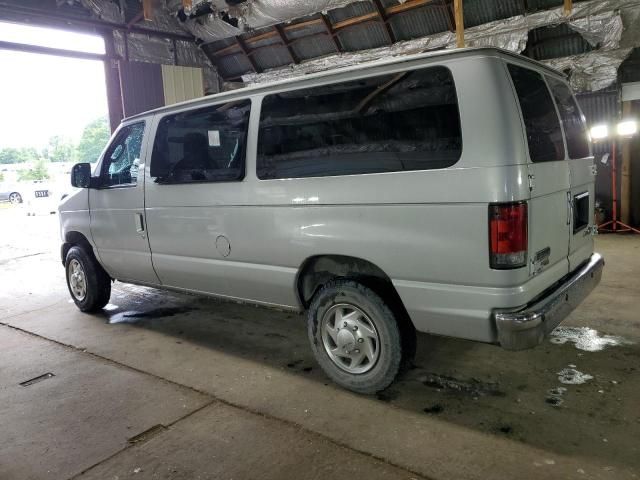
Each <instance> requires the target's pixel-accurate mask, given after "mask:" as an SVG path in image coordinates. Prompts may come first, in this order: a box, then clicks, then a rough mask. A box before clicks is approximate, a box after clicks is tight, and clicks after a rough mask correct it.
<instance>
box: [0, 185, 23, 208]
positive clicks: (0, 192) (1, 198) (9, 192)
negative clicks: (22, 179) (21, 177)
mask: <svg viewBox="0 0 640 480" xmlns="http://www.w3.org/2000/svg"><path fill="white" fill-rule="evenodd" d="M21 191H22V190H21V188H19V186H18V185H14V184H10V183H0V202H11V203H14V204H18V203H22V194H21Z"/></svg>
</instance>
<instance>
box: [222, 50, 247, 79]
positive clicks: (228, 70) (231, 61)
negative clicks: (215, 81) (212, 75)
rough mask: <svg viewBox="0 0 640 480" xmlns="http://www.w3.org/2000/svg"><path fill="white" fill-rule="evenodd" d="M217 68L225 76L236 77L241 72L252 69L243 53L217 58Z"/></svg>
mask: <svg viewBox="0 0 640 480" xmlns="http://www.w3.org/2000/svg"><path fill="white" fill-rule="evenodd" d="M216 63H217V66H218V69H219V70H221V71H222V72H224V73H225V75H226V76H227V77H237V76H239V75H242V74H243V73H247V72H251V71H253V67H252V66H251V63H250V62H249V60H248V59H247V58H246V57H245V56H244V55H243V54H237V55H225V56H224V57H219V58H218V59H217V62H216Z"/></svg>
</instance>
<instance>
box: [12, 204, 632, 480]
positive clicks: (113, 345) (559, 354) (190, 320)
mask: <svg viewBox="0 0 640 480" xmlns="http://www.w3.org/2000/svg"><path fill="white" fill-rule="evenodd" d="M0 231H2V238H1V239H0V286H1V287H2V288H1V289H0V479H2V480H5V479H8V480H9V479H22V478H25V479H26V478H33V479H41V478H55V479H59V478H60V479H62V478H95V479H105V478H107V479H112V478H113V479H116V478H117V479H123V478H136V479H141V478H166V479H195V478H203V479H204V478H224V479H227V478H228V479H253V478H261V479H285V478H296V479H306V478H313V479H315V478H336V479H342V478H345V479H346V478H349V479H353V478H354V477H357V478H367V479H376V478H399V479H400V478H402V479H412V478H432V479H454V478H455V479H488V478H491V479H513V478H519V479H533V478H536V479H537V478H541V477H545V478H563V479H566V478H576V479H583V478H610V479H624V478H638V477H639V476H640V406H639V405H640V401H639V400H638V398H640V375H639V373H640V318H639V307H640V302H639V300H638V299H639V298H640V237H627V236H600V237H598V238H597V247H598V250H599V251H600V252H602V253H603V254H604V255H605V257H606V260H607V266H606V269H605V273H604V277H603V281H602V284H601V285H600V286H599V287H598V289H597V290H596V291H595V292H594V293H593V294H592V295H591V297H590V298H589V299H588V300H587V301H586V302H585V303H584V304H583V305H582V306H581V307H580V308H579V309H578V310H576V311H575V312H574V313H573V314H572V315H571V316H570V317H569V318H568V319H567V320H566V322H565V324H564V325H565V326H568V327H570V328H568V329H565V330H564V331H561V333H562V335H556V336H554V337H552V339H551V340H550V341H547V342H545V343H544V344H543V345H542V346H540V347H538V348H536V349H533V350H529V351H525V352H517V353H512V352H505V351H502V350H500V349H499V348H497V347H494V346H491V345H483V344H476V343H472V342H467V341H462V340H454V339H447V338H435V337H429V336H426V335H420V336H419V339H418V354H417V357H416V360H415V367H414V368H413V369H412V370H411V371H409V372H408V373H407V374H405V375H404V376H403V377H402V378H400V379H399V381H398V382H396V383H395V384H393V385H392V386H391V387H390V388H389V389H388V390H387V391H385V392H381V393H380V394H379V395H378V396H377V397H364V396H358V395H355V394H351V393H349V392H346V391H344V390H341V389H340V388H337V387H336V386H334V385H333V384H331V383H330V382H329V381H328V379H327V378H326V377H325V376H324V375H323V373H322V372H321V371H320V370H319V369H318V368H317V366H316V364H315V362H314V360H313V358H312V356H311V353H310V351H309V349H308V347H307V339H306V331H305V325H304V322H303V318H302V317H300V316H297V315H292V314H289V313H282V312H277V311H272V310H266V309H262V308H257V307H253V306H242V305H237V304H233V303H225V302H221V301H215V300H211V299H204V298H197V297H192V296H186V295H178V294H175V293H167V292H162V291H157V290H154V289H149V288H141V287H135V286H130V285H124V284H119V283H116V284H115V288H114V290H113V294H112V297H111V304H110V305H109V306H108V308H107V309H106V310H105V311H104V313H101V314H96V315H86V314H82V313H80V312H79V311H78V310H77V309H76V308H75V306H74V305H73V304H72V303H71V301H70V300H69V295H68V292H67V290H66V286H65V283H64V275H63V273H64V272H63V269H62V267H61V265H60V262H59V258H58V240H57V218H56V217H55V216H50V217H48V216H45V217H26V215H23V214H22V212H21V211H20V210H19V209H1V210H0ZM591 329H593V330H591ZM563 369H569V371H568V372H566V373H568V375H565V376H564V377H562V376H561V375H560V374H559V372H561V371H562V370H563ZM575 371H579V372H581V373H583V374H585V375H587V377H582V378H581V376H580V375H576V374H575ZM48 373H50V374H53V376H45V377H44V379H42V380H41V381H38V382H36V383H33V384H31V385H26V386H23V385H21V383H22V382H25V381H28V380H30V379H33V378H35V377H38V376H41V375H45V374H48ZM589 376H590V377H592V378H589ZM561 377H562V378H563V380H564V382H567V381H569V382H572V381H573V382H576V381H583V382H584V383H581V384H575V383H574V384H567V383H562V382H561V380H560V378H561ZM563 389H565V390H563Z"/></svg>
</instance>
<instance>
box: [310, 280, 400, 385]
mask: <svg viewBox="0 0 640 480" xmlns="http://www.w3.org/2000/svg"><path fill="white" fill-rule="evenodd" d="M308 334H309V340H310V342H311V348H312V350H313V353H314V355H315V357H316V360H317V362H318V364H319V365H320V367H321V368H322V369H323V370H324V372H325V373H326V374H327V375H328V376H329V377H330V378H331V379H332V380H333V381H334V382H336V383H337V384H338V385H340V386H342V387H344V388H347V389H349V390H352V391H354V392H357V393H366V394H371V393H376V392H378V391H380V390H383V389H385V388H386V387H388V386H389V385H390V384H391V382H393V380H394V379H395V377H396V375H397V374H398V371H399V370H400V365H401V362H402V337H401V332H400V328H399V326H398V322H397V321H396V318H395V316H394V314H393V312H392V310H391V309H390V308H389V307H388V306H387V305H386V304H385V302H384V301H383V300H382V298H381V297H380V296H379V295H378V294H376V293H375V292H374V291H373V290H371V289H370V288H368V287H366V286H364V285H362V284H360V283H358V282H356V281H353V280H334V281H331V282H329V283H327V284H326V285H325V286H324V287H323V288H322V289H321V290H320V291H319V292H318V293H317V294H316V295H315V297H314V299H313V302H312V303H311V306H310V307H309V313H308Z"/></svg>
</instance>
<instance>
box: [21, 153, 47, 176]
mask: <svg viewBox="0 0 640 480" xmlns="http://www.w3.org/2000/svg"><path fill="white" fill-rule="evenodd" d="M48 178H49V169H48V168H47V164H46V163H45V160H44V158H40V159H38V160H37V161H36V162H35V163H34V164H33V167H32V168H30V169H28V170H27V169H24V170H20V171H18V180H46V179H48Z"/></svg>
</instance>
